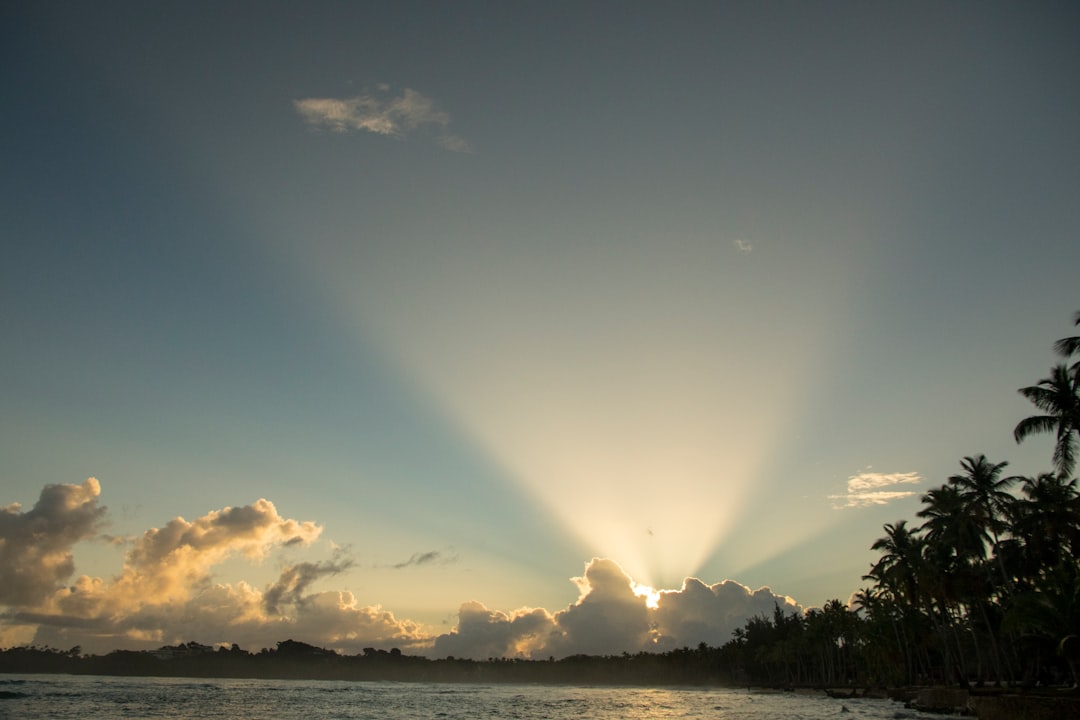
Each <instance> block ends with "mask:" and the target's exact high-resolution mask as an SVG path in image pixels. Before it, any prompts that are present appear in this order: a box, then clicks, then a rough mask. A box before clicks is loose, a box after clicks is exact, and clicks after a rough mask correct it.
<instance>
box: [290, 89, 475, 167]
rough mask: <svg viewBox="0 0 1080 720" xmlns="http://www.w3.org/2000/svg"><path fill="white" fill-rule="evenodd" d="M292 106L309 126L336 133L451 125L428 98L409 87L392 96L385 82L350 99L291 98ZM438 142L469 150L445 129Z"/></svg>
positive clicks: (394, 132)
mask: <svg viewBox="0 0 1080 720" xmlns="http://www.w3.org/2000/svg"><path fill="white" fill-rule="evenodd" d="M293 107H294V108H295V109H296V111H297V112H298V113H299V114H300V117H301V118H303V120H304V122H306V123H307V124H308V125H309V126H310V127H312V128H315V129H321V128H326V129H328V130H330V131H332V132H335V133H346V132H349V131H352V130H361V131H364V132H371V133H375V134H377V135H388V136H391V137H397V138H402V137H405V136H406V134H408V133H409V132H411V131H413V130H416V129H418V128H422V127H425V126H433V127H436V128H440V129H442V130H445V128H446V127H447V126H448V125H449V124H450V116H449V115H448V114H447V113H446V112H445V111H443V110H441V109H439V107H438V106H437V105H436V103H435V101H434V100H432V99H431V98H429V97H426V96H424V95H422V94H420V93H418V92H417V91H415V90H413V89H411V88H405V89H404V91H403V92H402V93H401V94H400V95H397V96H394V95H391V94H390V88H389V86H387V85H380V86H378V87H377V88H376V91H375V92H372V93H365V94H362V95H357V96H355V97H349V98H303V99H299V100H294V101H293ZM438 142H439V144H440V145H441V146H442V147H444V148H446V149H447V150H451V151H453V152H470V151H471V147H470V145H469V143H468V141H466V140H465V139H463V138H460V137H458V136H456V135H451V134H449V133H446V132H442V134H440V135H439V137H438Z"/></svg>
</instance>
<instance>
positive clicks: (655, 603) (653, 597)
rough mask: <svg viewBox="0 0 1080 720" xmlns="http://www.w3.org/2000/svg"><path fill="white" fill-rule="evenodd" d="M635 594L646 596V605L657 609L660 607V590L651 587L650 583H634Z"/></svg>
mask: <svg viewBox="0 0 1080 720" xmlns="http://www.w3.org/2000/svg"><path fill="white" fill-rule="evenodd" d="M632 587H633V589H634V594H635V595H637V596H638V597H643V598H645V605H646V606H647V607H650V608H652V609H653V610H655V609H656V608H658V607H660V591H659V590H656V589H655V588H651V587H649V586H648V585H639V584H638V583H633V585H632Z"/></svg>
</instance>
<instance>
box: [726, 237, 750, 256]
mask: <svg viewBox="0 0 1080 720" xmlns="http://www.w3.org/2000/svg"><path fill="white" fill-rule="evenodd" d="M731 244H732V245H734V246H735V249H736V250H738V251H739V254H740V255H749V254H750V253H752V252H754V246H753V245H751V244H750V241H749V240H743V239H741V238H737V239H735V240H734V241H732V243H731Z"/></svg>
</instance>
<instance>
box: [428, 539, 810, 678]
mask: <svg viewBox="0 0 1080 720" xmlns="http://www.w3.org/2000/svg"><path fill="white" fill-rule="evenodd" d="M573 582H574V583H575V584H577V586H578V589H579V591H580V593H581V594H580V597H579V598H578V600H577V601H576V602H574V603H573V604H571V605H570V606H568V607H567V608H565V609H564V610H561V611H559V612H557V613H555V614H550V613H548V611H546V610H543V609H535V608H523V609H521V610H516V611H514V612H511V613H503V612H499V611H495V610H489V609H488V608H487V607H485V606H484V605H483V604H481V603H479V602H475V601H474V602H468V603H465V604H463V605H462V606H461V609H460V610H459V613H458V626H457V627H456V628H455V629H454V630H453V631H451V632H449V633H446V634H444V635H440V636H439V637H438V638H436V640H435V644H434V646H433V648H432V652H431V654H432V655H434V656H435V657H444V656H446V655H454V656H457V657H471V658H478V659H484V658H489V657H533V658H543V657H548V656H554V657H565V656H568V655H575V654H587V655H611V654H619V653H622V652H638V651H642V650H645V651H659V650H664V649H670V648H675V647H683V646H685V645H697V644H698V643H700V642H707V643H710V644H714V645H722V644H723V643H725V642H727V641H728V640H730V639H731V634H732V632H733V631H734V630H735V629H736V628H739V627H742V626H743V625H745V624H746V621H747V620H749V619H750V618H752V617H755V616H759V615H765V616H771V615H772V613H773V612H774V610H775V608H776V607H778V606H779V607H780V608H781V610H783V611H784V612H790V613H797V612H800V611H801V608H800V607H799V606H798V604H797V603H796V602H795V601H794V600H793V599H791V598H789V597H786V596H783V595H776V594H775V593H773V592H772V591H771V590H770V589H768V588H761V589H759V590H756V591H752V590H750V588H748V587H746V586H744V585H740V584H739V583H736V582H732V581H730V580H725V581H723V582H720V583H717V584H715V585H706V584H704V583H703V582H701V581H700V580H697V579H695V578H687V579H686V581H685V582H684V583H683V587H682V589H680V590H667V591H662V592H661V593H660V596H659V600H658V602H657V607H656V608H651V607H649V605H648V599H647V598H646V597H645V596H643V595H638V594H636V593H635V592H634V590H635V585H634V582H633V580H632V578H630V576H629V575H627V574H626V572H625V571H624V570H623V569H622V568H621V567H620V566H619V565H618V564H617V563H615V562H614V561H612V560H607V559H603V558H594V559H593V560H592V561H591V562H589V563H588V564H587V565H586V568H585V575H584V576H583V577H579V578H573Z"/></svg>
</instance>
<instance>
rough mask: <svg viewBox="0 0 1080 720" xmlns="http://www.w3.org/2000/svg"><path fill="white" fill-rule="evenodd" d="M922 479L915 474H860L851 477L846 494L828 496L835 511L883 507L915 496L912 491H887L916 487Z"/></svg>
mask: <svg viewBox="0 0 1080 720" xmlns="http://www.w3.org/2000/svg"><path fill="white" fill-rule="evenodd" d="M920 482H922V477H921V476H920V475H919V474H918V473H916V472H904V473H876V472H869V471H867V472H862V473H859V474H858V475H852V476H851V477H849V478H848V481H847V492H846V493H844V494H843V495H830V496H829V499H830V500H832V501H833V507H834V508H836V509H842V508H852V507H866V506H868V505H885V504H888V503H890V502H892V501H894V500H900V499H901V498H906V497H911V496H912V495H915V494H916V493H915V491H914V490H897V489H887V488H895V487H897V486H901V485H917V484H919V483H920Z"/></svg>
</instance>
